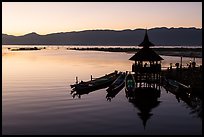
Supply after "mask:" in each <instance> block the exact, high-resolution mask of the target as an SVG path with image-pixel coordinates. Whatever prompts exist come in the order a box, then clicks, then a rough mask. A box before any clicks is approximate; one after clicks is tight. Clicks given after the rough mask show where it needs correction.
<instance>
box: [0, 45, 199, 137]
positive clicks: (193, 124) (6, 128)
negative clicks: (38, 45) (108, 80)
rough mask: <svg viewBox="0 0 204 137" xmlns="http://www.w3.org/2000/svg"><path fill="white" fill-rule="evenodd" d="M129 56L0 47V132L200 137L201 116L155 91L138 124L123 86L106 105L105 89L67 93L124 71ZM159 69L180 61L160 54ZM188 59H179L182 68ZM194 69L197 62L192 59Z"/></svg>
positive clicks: (136, 111) (135, 110)
mask: <svg viewBox="0 0 204 137" xmlns="http://www.w3.org/2000/svg"><path fill="white" fill-rule="evenodd" d="M131 56H133V54H127V53H111V52H99V51H73V50H66V48H63V47H60V48H59V49H57V48H56V47H55V48H48V49H45V50H39V51H9V50H7V48H5V47H3V49H2V74H3V77H2V132H3V134H15V135H16V134H21V135H22V134H34V135H35V134H40V135H43V134H51V135H52V134H67V135H80V134H82V135H92V134H94V135H110V134H113V135H123V134H134V135H150V134H151V135H160V134H161V135H202V118H201V117H199V116H198V112H197V111H196V110H195V109H192V108H191V107H189V106H188V105H187V104H186V103H185V102H184V101H182V100H180V101H178V100H177V98H176V97H175V95H173V94H171V93H170V92H167V91H166V90H165V89H164V88H163V87H161V92H160V97H158V98H157V102H158V105H156V106H154V107H152V108H150V116H149V119H148V120H147V121H146V126H144V124H143V121H144V120H143V119H142V116H141V108H138V107H137V106H138V105H137V104H134V103H132V102H130V101H129V100H128V99H127V98H126V94H125V90H124V88H123V89H122V90H121V91H120V92H119V93H118V94H117V95H116V96H115V97H114V98H112V99H111V101H109V100H107V99H106V95H107V92H106V88H104V89H100V90H96V91H93V92H90V93H89V94H84V95H82V96H81V98H78V97H75V98H73V96H72V95H71V94H70V92H71V87H70V85H71V84H73V83H75V78H76V76H78V78H79V80H84V81H86V80H90V76H91V75H92V76H93V77H100V76H103V75H105V74H108V73H110V72H113V71H115V70H118V71H130V70H131V65H132V61H130V60H129V58H130V57H131ZM162 57H163V58H164V60H163V61H162V66H164V67H167V66H169V63H173V64H175V63H176V62H180V58H179V57H171V56H162ZM189 60H192V59H191V58H183V63H184V64H186V63H188V62H189ZM196 63H197V64H198V65H201V64H202V59H201V58H200V59H197V58H196Z"/></svg>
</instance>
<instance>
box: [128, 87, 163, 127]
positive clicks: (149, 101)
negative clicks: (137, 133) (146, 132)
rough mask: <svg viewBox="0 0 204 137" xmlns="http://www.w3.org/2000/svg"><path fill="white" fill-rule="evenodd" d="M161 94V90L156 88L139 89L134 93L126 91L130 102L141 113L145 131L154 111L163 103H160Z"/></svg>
mask: <svg viewBox="0 0 204 137" xmlns="http://www.w3.org/2000/svg"><path fill="white" fill-rule="evenodd" d="M160 93H161V91H160V89H159V90H158V89H155V88H137V89H136V90H135V92H133V93H129V92H128V91H127V90H126V97H127V98H128V101H129V102H130V103H132V104H133V105H134V107H136V108H137V109H138V110H139V111H140V112H139V113H138V116H139V117H140V119H141V120H142V122H143V126H144V129H145V127H146V124H147V121H148V120H149V119H150V118H151V117H152V116H153V113H151V112H152V109H153V108H155V107H158V106H159V104H160V103H161V101H158V98H159V97H160Z"/></svg>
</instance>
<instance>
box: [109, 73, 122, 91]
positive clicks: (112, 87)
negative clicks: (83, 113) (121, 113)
mask: <svg viewBox="0 0 204 137" xmlns="http://www.w3.org/2000/svg"><path fill="white" fill-rule="evenodd" d="M125 76H126V75H125V73H124V72H120V73H119V76H118V78H117V79H116V80H115V81H114V82H113V83H112V84H111V85H110V86H109V87H108V89H107V90H106V91H107V92H111V91H114V90H117V89H120V88H121V87H124V86H125Z"/></svg>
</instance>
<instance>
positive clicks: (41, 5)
mask: <svg viewBox="0 0 204 137" xmlns="http://www.w3.org/2000/svg"><path fill="white" fill-rule="evenodd" d="M154 27H168V28H170V27H196V28H202V2H2V33H4V34H10V35H16V36H19V35H24V34H27V33H31V32H36V33H38V34H41V35H44V34H49V33H56V32H70V31H81V30H94V29H113V30H123V29H137V28H147V29H150V28H154Z"/></svg>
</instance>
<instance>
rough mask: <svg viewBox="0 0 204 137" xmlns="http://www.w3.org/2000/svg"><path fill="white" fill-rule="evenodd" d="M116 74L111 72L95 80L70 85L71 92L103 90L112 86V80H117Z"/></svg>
mask: <svg viewBox="0 0 204 137" xmlns="http://www.w3.org/2000/svg"><path fill="white" fill-rule="evenodd" d="M117 76H118V72H117V71H115V72H112V73H110V74H106V75H105V76H102V77H99V78H95V79H94V80H90V81H86V82H83V81H81V82H80V83H78V84H74V85H70V86H71V88H72V90H73V91H80V92H83V91H93V90H97V89H100V88H105V87H107V86H109V85H110V84H112V83H113V82H114V80H115V79H116V78H117Z"/></svg>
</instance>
